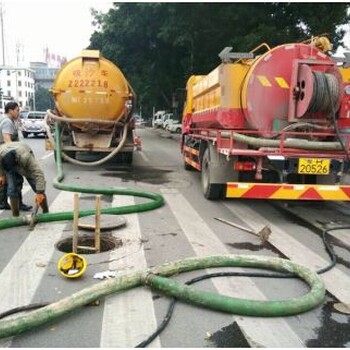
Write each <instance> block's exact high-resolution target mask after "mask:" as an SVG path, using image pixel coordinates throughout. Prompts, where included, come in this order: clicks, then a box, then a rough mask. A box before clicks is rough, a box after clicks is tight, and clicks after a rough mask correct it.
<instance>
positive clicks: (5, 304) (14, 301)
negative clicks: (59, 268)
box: [0, 192, 71, 346]
mask: <svg viewBox="0 0 350 350" xmlns="http://www.w3.org/2000/svg"><path fill="white" fill-rule="evenodd" d="M68 198H69V199H68ZM70 199H71V194H70V193H68V192H61V193H60V195H59V196H57V197H56V199H55V201H54V202H53V204H52V206H50V209H55V208H56V209H57V208H60V209H62V203H68V202H69V201H70ZM70 206H71V205H70ZM65 226H66V223H63V224H62V223H59V224H56V223H42V224H40V225H37V226H36V227H35V228H34V230H33V231H30V232H28V237H27V238H26V240H25V241H24V242H23V243H22V245H21V246H20V247H19V249H18V250H17V252H16V254H15V255H14V256H13V257H12V259H11V260H10V261H9V262H8V264H7V265H6V266H5V268H4V269H3V270H2V272H1V274H0V286H1V288H0V300H1V303H0V313H1V312H4V311H7V310H10V309H13V308H15V307H19V306H23V305H27V304H31V303H32V302H33V297H34V295H35V293H36V290H37V289H38V287H39V285H40V283H41V281H42V278H43V276H44V275H45V274H46V269H44V268H43V267H41V266H38V265H37V263H40V264H42V263H43V262H44V263H45V262H49V261H50V260H51V259H52V256H53V251H54V245H53V242H56V241H58V240H59V239H60V237H61V235H62V231H63V229H64V227H65ZM48 232H50V234H48ZM6 345H7V344H6ZM8 346H10V344H9V345H8Z"/></svg>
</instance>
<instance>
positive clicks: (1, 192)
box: [0, 184, 11, 210]
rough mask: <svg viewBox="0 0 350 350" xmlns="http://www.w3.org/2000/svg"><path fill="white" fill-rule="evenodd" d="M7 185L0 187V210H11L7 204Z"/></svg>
mask: <svg viewBox="0 0 350 350" xmlns="http://www.w3.org/2000/svg"><path fill="white" fill-rule="evenodd" d="M6 192H7V185H6V184H5V185H2V186H0V209H2V210H4V209H11V207H10V206H9V204H8V203H7V194H6Z"/></svg>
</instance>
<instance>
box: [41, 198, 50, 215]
mask: <svg viewBox="0 0 350 350" xmlns="http://www.w3.org/2000/svg"><path fill="white" fill-rule="evenodd" d="M40 206H41V209H42V210H43V213H48V212H49V206H48V204H47V199H46V198H45V199H44V201H43V202H42V203H41V205H40Z"/></svg>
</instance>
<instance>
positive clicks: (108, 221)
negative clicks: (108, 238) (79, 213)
mask: <svg viewBox="0 0 350 350" xmlns="http://www.w3.org/2000/svg"><path fill="white" fill-rule="evenodd" d="M124 225H126V219H125V218H124V217H123V216H120V215H109V214H102V215H101V224H100V226H101V228H100V229H101V231H107V230H113V229H115V228H118V227H121V226H124ZM78 227H79V228H81V229H83V230H89V231H95V215H90V216H85V217H83V218H79V224H78Z"/></svg>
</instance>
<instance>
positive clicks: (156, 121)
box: [152, 111, 166, 128]
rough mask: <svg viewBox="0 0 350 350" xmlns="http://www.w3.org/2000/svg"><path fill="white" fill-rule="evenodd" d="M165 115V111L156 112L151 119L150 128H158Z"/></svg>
mask: <svg viewBox="0 0 350 350" xmlns="http://www.w3.org/2000/svg"><path fill="white" fill-rule="evenodd" d="M165 114H166V111H158V112H156V113H155V114H154V115H153V117H152V127H153V128H160V127H161V126H162V124H163V116H164V115H165Z"/></svg>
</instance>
